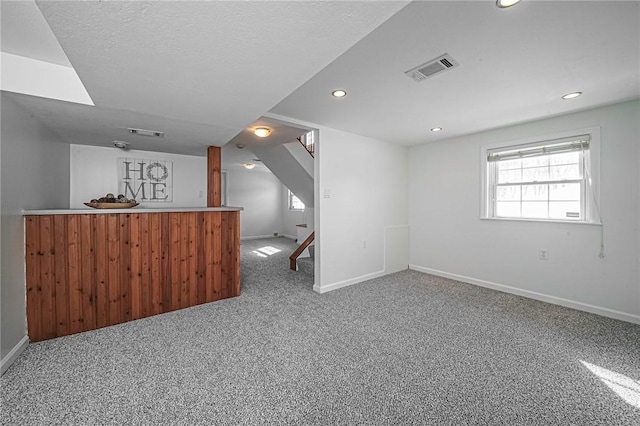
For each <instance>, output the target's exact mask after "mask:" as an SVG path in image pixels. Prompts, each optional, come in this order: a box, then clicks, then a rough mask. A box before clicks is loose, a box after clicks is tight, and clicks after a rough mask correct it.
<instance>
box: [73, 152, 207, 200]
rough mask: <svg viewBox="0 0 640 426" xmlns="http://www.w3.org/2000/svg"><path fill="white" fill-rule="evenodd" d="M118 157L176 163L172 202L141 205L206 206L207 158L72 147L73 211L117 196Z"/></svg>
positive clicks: (174, 164)
mask: <svg viewBox="0 0 640 426" xmlns="http://www.w3.org/2000/svg"><path fill="white" fill-rule="evenodd" d="M205 154H206V152H205ZM119 157H128V158H145V159H153V160H167V161H173V202H169V203H164V202H163V203H157V202H153V203H141V206H143V207H151V208H153V207H158V208H162V207H166V208H171V207H204V206H206V205H207V158H206V156H205V157H197V156H193V155H177V154H166V153H160V152H151V151H135V150H132V151H122V150H120V149H118V148H115V147H106V148H105V147H96V146H86V145H71V208H85V206H84V205H83V204H82V203H85V202H88V201H91V199H93V198H100V197H103V196H104V195H106V194H107V193H109V192H111V193H113V194H117V193H118V167H117V159H118V158H119Z"/></svg>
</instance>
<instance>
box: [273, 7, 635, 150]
mask: <svg viewBox="0 0 640 426" xmlns="http://www.w3.org/2000/svg"><path fill="white" fill-rule="evenodd" d="M638 5H639V3H638V2H612V1H601V2H595V1H586V2H585V1H579V2H575V1H573V2H567V1H527V0H524V1H523V2H522V3H521V4H519V5H517V6H515V7H513V8H511V9H499V8H497V7H495V2H493V1H472V2H456V1H453V2H445V1H442V2H427V1H422V2H414V3H412V4H410V5H409V6H407V7H405V8H404V9H402V10H401V11H400V12H398V13H397V14H396V15H395V16H393V17H391V18H390V19H389V20H388V21H387V22H385V23H384V24H382V25H381V26H380V27H379V28H377V29H376V30H375V31H373V32H372V33H371V34H369V35H368V36H367V37H365V38H364V39H363V40H361V41H360V42H359V43H357V44H356V45H355V46H354V47H352V48H351V49H350V50H349V51H348V52H346V53H345V54H343V55H342V56H341V57H340V58H338V59H337V60H335V61H334V62H332V63H331V64H330V65H329V66H327V67H326V68H325V69H323V70H322V71H321V72H320V73H318V74H316V75H315V76H314V77H313V78H312V79H310V80H309V81H307V82H306V83H305V84H304V85H302V86H301V87H300V88H298V89H297V90H296V91H295V92H293V93H292V94H291V95H289V96H288V97H287V98H286V99H284V100H283V101H282V102H281V103H280V104H278V105H277V106H276V107H275V108H273V109H272V112H273V113H276V114H279V115H283V116H287V117H293V118H297V119H301V120H305V121H311V122H314V123H319V124H323V125H326V126H329V127H333V128H337V129H341V130H345V131H349V132H352V133H356V134H360V135H365V136H370V137H373V138H377V139H382V140H385V141H389V142H394V143H398V144H405V145H413V144H419V143H424V142H432V141H436V140H442V139H446V138H451V137H453V136H458V135H462V134H469V133H475V132H479V131H483V130H487V129H491V128H496V127H501V126H506V125H511V124H515V123H520V122H526V121H531V120H536V119H540V118H543V117H548V116H553V115H559V114H564V113H568V112H571V111H576V110H581V109H586V108H592V107H596V106H599V105H605V104H610V103H615V102H618V101H623V100H628V99H634V98H638V97H639V96H640V85H639V81H640V9H639V7H638ZM444 53H449V54H450V55H451V56H452V57H453V58H454V59H455V60H457V61H458V63H459V64H460V65H459V66H458V67H457V68H452V69H450V70H448V71H446V72H443V73H442V74H439V75H435V76H433V77H432V78H429V79H426V80H424V81H422V82H420V83H416V82H415V81H413V80H412V79H410V78H409V77H407V76H406V75H405V74H404V72H405V71H408V70H410V69H413V68H414V67H416V66H418V65H421V64H423V63H424V62H426V61H428V60H431V59H435V58H437V57H438V56H440V55H441V54H444ZM338 87H340V88H344V89H345V90H346V91H347V93H348V95H347V96H346V97H345V98H342V99H336V98H333V97H332V96H330V93H331V91H332V90H333V89H335V88H338ZM573 91H582V92H584V94H583V95H582V96H581V97H579V98H576V99H574V100H571V101H568V100H562V99H561V96H562V95H564V94H567V93H570V92H573ZM309 100H313V101H309ZM433 127H442V128H443V129H444V130H443V131H441V132H438V133H433V132H431V131H430V129H431V128H433Z"/></svg>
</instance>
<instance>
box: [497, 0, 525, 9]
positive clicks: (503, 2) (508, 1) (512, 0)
mask: <svg viewBox="0 0 640 426" xmlns="http://www.w3.org/2000/svg"><path fill="white" fill-rule="evenodd" d="M518 3H520V0H496V6H498V7H499V8H500V9H506V8H507V7H511V6H515V5H516V4H518Z"/></svg>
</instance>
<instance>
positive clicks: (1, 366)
mask: <svg viewBox="0 0 640 426" xmlns="http://www.w3.org/2000/svg"><path fill="white" fill-rule="evenodd" d="M28 345H29V336H24V337H23V338H22V339H20V341H19V342H18V344H17V345H15V346H14V347H13V349H11V350H10V351H9V353H8V354H7V355H5V357H4V358H2V361H1V362H0V375H2V374H4V372H5V371H7V369H8V368H9V367H10V366H11V364H13V361H15V360H16V359H17V358H18V357H19V356H20V354H21V353H22V351H24V349H25V348H26V347H27V346H28Z"/></svg>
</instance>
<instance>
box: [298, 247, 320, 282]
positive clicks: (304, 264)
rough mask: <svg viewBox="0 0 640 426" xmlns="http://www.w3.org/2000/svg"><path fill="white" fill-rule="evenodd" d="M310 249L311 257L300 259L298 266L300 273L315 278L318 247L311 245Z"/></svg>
mask: <svg viewBox="0 0 640 426" xmlns="http://www.w3.org/2000/svg"><path fill="white" fill-rule="evenodd" d="M308 248H309V255H310V256H309V257H301V258H298V260H297V264H298V272H302V273H303V274H307V275H309V276H311V277H313V274H314V268H315V253H316V246H315V244H314V245H311V246H309V247H308Z"/></svg>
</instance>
